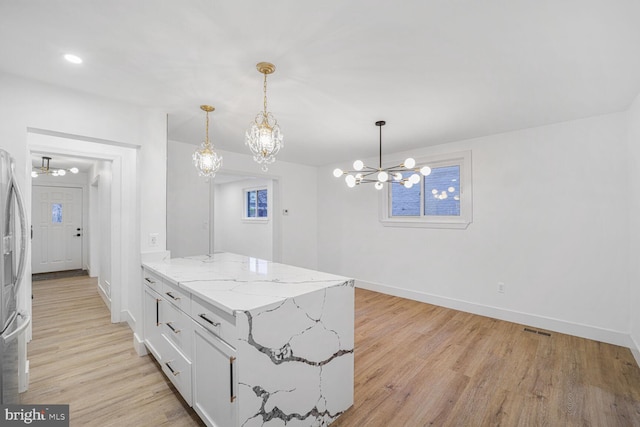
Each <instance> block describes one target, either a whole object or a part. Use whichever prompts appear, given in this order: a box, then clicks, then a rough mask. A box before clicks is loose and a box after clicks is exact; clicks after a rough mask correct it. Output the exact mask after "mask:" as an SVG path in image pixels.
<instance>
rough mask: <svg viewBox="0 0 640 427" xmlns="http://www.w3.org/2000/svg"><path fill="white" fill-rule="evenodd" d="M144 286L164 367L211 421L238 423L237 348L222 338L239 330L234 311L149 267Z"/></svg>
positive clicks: (153, 342) (152, 347) (149, 339)
mask: <svg viewBox="0 0 640 427" xmlns="http://www.w3.org/2000/svg"><path fill="white" fill-rule="evenodd" d="M143 289H144V313H143V318H144V342H145V345H146V346H147V348H148V349H149V351H150V352H151V354H153V356H154V357H155V358H156V360H157V361H158V363H160V366H161V367H162V372H164V374H165V375H166V376H167V378H169V379H170V380H171V382H172V383H173V385H174V386H175V387H176V389H177V390H178V392H180V394H181V395H182V397H183V398H184V400H185V402H187V403H188V404H189V405H190V406H193V407H194V409H195V410H196V412H197V413H198V415H200V417H201V418H202V420H203V421H204V422H205V423H206V424H207V425H209V426H215V427H233V426H236V425H237V406H238V404H237V402H236V398H235V396H236V392H237V376H236V363H235V360H236V355H235V354H236V352H235V349H234V348H233V347H231V346H230V345H228V344H227V343H225V342H224V341H223V340H222V339H221V338H220V335H224V337H225V339H228V340H231V339H232V337H234V336H235V335H236V332H235V318H234V316H232V315H230V314H227V313H223V312H221V311H220V310H219V309H216V308H215V307H212V306H210V305H208V304H206V303H204V302H203V301H201V300H199V299H198V298H195V297H192V295H191V294H190V293H188V292H186V291H184V290H183V289H180V288H179V287H177V286H176V285H174V284H172V283H169V282H168V281H166V280H163V279H162V278H161V277H159V276H157V275H155V274H153V273H152V272H150V271H147V270H146V269H144V270H143ZM192 299H193V300H194V301H193V307H192ZM192 316H193V317H192ZM194 317H195V318H197V320H195V319H194ZM198 322H201V323H202V324H204V325H206V326H207V327H208V328H210V330H207V329H205V328H204V327H203V326H201V325H200V324H199V323H198ZM216 335H217V336H216Z"/></svg>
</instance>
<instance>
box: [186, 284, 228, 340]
mask: <svg viewBox="0 0 640 427" xmlns="http://www.w3.org/2000/svg"><path fill="white" fill-rule="evenodd" d="M191 317H193V318H194V319H195V321H196V322H198V323H199V324H200V325H202V326H204V327H205V328H206V329H207V330H208V331H210V332H212V333H213V334H215V335H217V336H218V337H220V338H222V339H223V340H225V341H226V342H227V344H229V345H231V346H232V347H233V348H235V346H236V344H235V342H236V339H237V338H238V333H237V331H236V318H235V316H232V315H230V314H229V313H225V312H224V311H222V310H220V309H218V308H216V307H214V306H212V305H211V304H208V303H206V302H204V301H203V300H201V299H200V298H198V297H196V296H194V297H193V299H192V301H191Z"/></svg>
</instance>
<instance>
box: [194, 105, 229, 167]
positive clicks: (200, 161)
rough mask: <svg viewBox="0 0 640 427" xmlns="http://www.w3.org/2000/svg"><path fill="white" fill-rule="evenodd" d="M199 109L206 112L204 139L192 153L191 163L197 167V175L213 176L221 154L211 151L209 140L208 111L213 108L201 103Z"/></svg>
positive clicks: (220, 162) (219, 162) (220, 159)
mask: <svg viewBox="0 0 640 427" xmlns="http://www.w3.org/2000/svg"><path fill="white" fill-rule="evenodd" d="M200 109H201V110H202V111H204V112H205V113H206V114H207V130H206V139H205V140H204V142H202V145H201V146H200V149H199V150H196V152H195V153H193V164H194V165H195V167H196V169H198V175H200V176H206V177H211V178H213V177H214V176H216V172H217V171H218V169H220V166H222V156H220V155H218V153H216V152H215V151H213V145H212V144H211V142H209V113H210V112H212V111H213V110H215V108H214V107H212V106H211V105H201V106H200Z"/></svg>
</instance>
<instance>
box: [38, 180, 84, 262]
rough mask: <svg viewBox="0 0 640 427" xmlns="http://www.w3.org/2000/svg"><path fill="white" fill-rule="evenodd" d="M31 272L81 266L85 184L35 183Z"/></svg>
mask: <svg viewBox="0 0 640 427" xmlns="http://www.w3.org/2000/svg"><path fill="white" fill-rule="evenodd" d="M32 200H33V203H32V215H31V219H32V224H33V241H32V257H31V260H32V261H31V262H32V266H31V269H32V272H33V273H48V272H52V271H63V270H76V269H80V268H82V233H83V228H82V188H75V187H47V186H33V196H32Z"/></svg>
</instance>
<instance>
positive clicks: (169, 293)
mask: <svg viewBox="0 0 640 427" xmlns="http://www.w3.org/2000/svg"><path fill="white" fill-rule="evenodd" d="M165 294H166V295H167V296H168V297H169V298H171V299H172V300H174V301H177V300H179V299H180V297H177V296H175V295H173V294H172V293H171V292H165Z"/></svg>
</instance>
